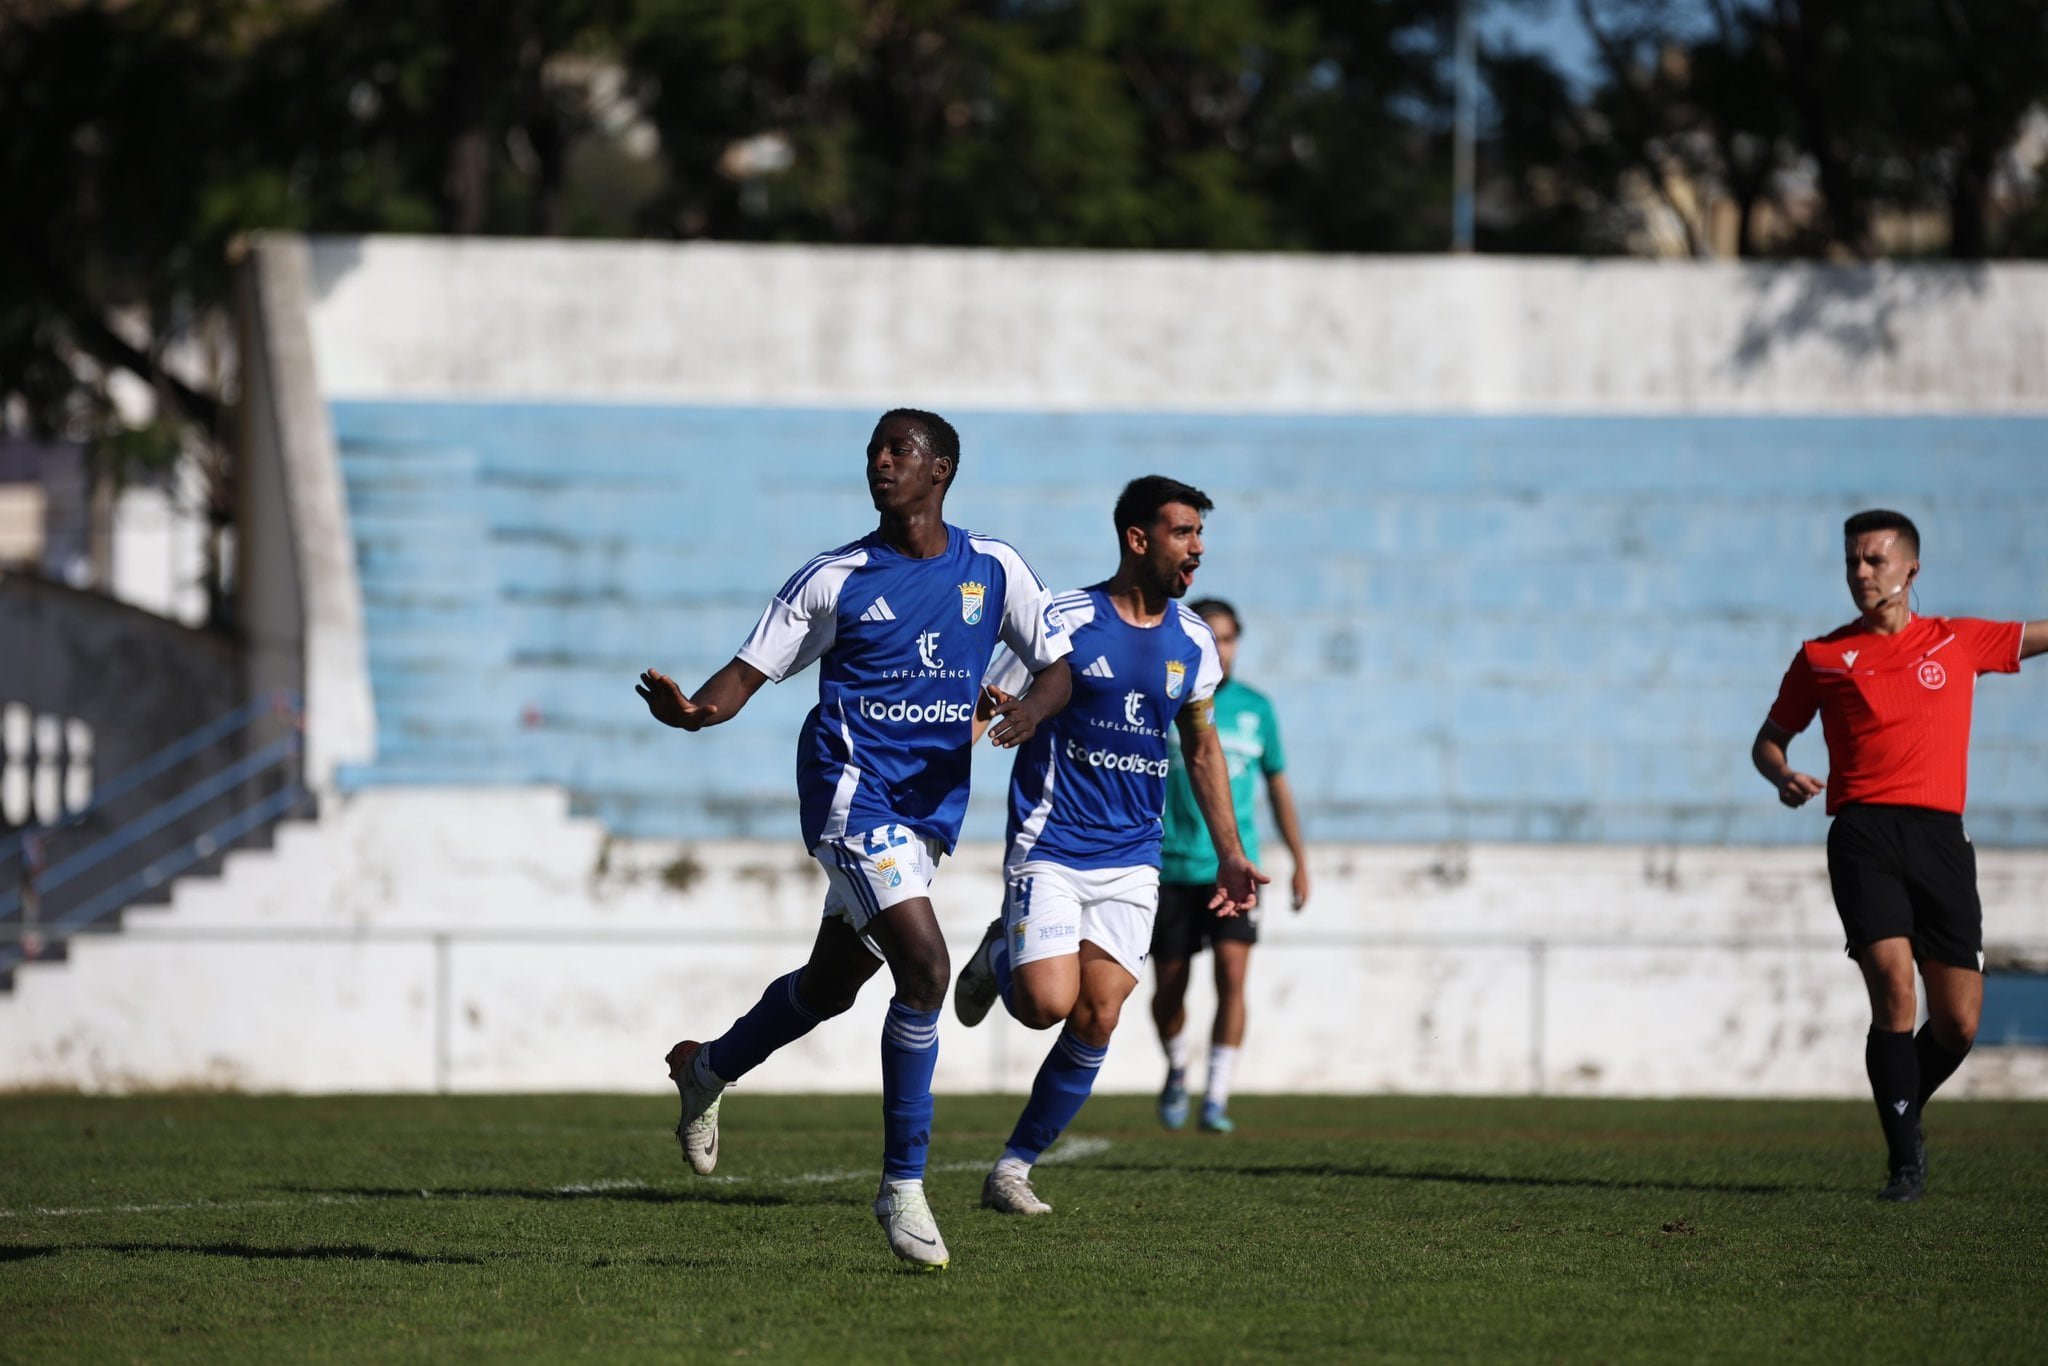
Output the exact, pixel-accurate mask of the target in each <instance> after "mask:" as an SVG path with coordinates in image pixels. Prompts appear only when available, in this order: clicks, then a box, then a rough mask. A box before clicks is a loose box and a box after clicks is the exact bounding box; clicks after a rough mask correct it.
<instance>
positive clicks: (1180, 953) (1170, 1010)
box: [1151, 598, 1308, 1134]
mask: <svg viewBox="0 0 2048 1366" xmlns="http://www.w3.org/2000/svg"><path fill="white" fill-rule="evenodd" d="M1190 606H1191V607H1192V608H1193V610H1194V611H1195V612H1197V613H1199V614H1200V616H1201V618H1202V620H1203V621H1205V622H1207V623H1208V624H1209V629H1210V630H1211V631H1213V632H1215V634H1216V650H1217V654H1218V655H1219V657H1220V658H1221V661H1222V664H1223V684H1222V686H1221V687H1219V688H1217V689H1216V697H1215V704H1216V733H1217V735H1218V736H1219V737H1221V739H1222V741H1223V756H1224V758H1225V759H1227V760H1228V761H1229V764H1230V797H1231V803H1232V805H1233V806H1234V807H1235V809H1236V811H1237V825H1238V835H1239V838H1240V839H1241V840H1242V841H1243V843H1244V848H1245V856H1246V857H1247V858H1249V859H1251V860H1252V861H1253V862H1254V863H1256V862H1257V861H1258V848H1259V832H1258V823H1257V821H1256V820H1255V819H1254V815H1253V811H1252V805H1253V795H1254V789H1255V788H1256V787H1257V776H1256V775H1258V774H1261V773H1263V774H1265V775H1266V795H1267V797H1268V798H1269V799H1270V800H1271V802H1272V804H1273V821H1274V824H1276V825H1278V826H1279V827H1280V838H1281V839H1283V840H1285V841H1286V842H1287V852H1288V853H1289V854H1291V855H1292V856H1293V858H1294V886H1293V891H1294V909H1295V910H1297V911H1299V910H1300V909H1301V908H1302V907H1303V906H1304V905H1306V904H1307V902H1308V859H1307V855H1306V854H1305V853H1304V851H1303V846H1302V841H1301V822H1300V821H1299V820H1298V819H1297V818H1296V816H1295V811H1294V791H1293V789H1292V788H1290V787H1289V786H1288V785H1287V775H1286V772H1285V771H1284V770H1285V769H1286V767H1287V758H1286V754H1285V752H1284V751H1283V750H1282V749H1281V747H1280V718H1279V717H1278V716H1277V715H1275V714H1274V711H1273V704H1272V703H1271V702H1269V701H1267V700H1266V697H1265V694H1263V693H1259V692H1254V691H1253V690H1252V689H1250V688H1248V687H1246V686H1245V685H1244V684H1242V683H1240V682H1238V681H1237V679H1236V677H1235V676H1234V675H1233V674H1232V666H1233V665H1235V664H1236V662H1237V636H1238V622H1237V610H1236V609H1235V608H1233V607H1232V606H1231V605H1230V604H1229V603H1227V602H1224V601H1222V600H1221V599H1219V598H1204V599H1203V600H1202V601H1200V602H1196V603H1192V604H1190ZM1169 739H1170V737H1169ZM1171 760H1172V768H1171V769H1169V770H1168V772H1167V778H1166V812H1165V815H1164V817H1163V820H1164V823H1165V826H1166V838H1165V842H1164V844H1163V845H1162V847H1161V849H1160V867H1159V915H1158V918H1157V919H1156V920H1155V921H1154V922H1153V926H1152V954H1151V957H1152V961H1153V963H1154V965H1155V966H1156V967H1157V969H1158V971H1159V986H1158V989H1157V991H1156V992H1155V993H1154V995H1153V997H1152V1021H1153V1023H1154V1024H1156V1025H1158V1026H1159V1041H1160V1043H1161V1044H1163V1045H1164V1046H1165V1048H1166V1068H1167V1071H1166V1086H1165V1089H1163V1090H1161V1091H1160V1093H1159V1122H1160V1123H1161V1124H1164V1125H1165V1126H1166V1127H1167V1128H1169V1129H1178V1128H1180V1127H1181V1126H1182V1125H1183V1124H1185V1123H1187V1120H1188V1090H1187V1069H1188V1044H1187V1039H1186V1038H1185V1036H1184V1034H1183V1030H1184V1029H1185V1028H1186V1026H1187V1021H1188V1012H1187V991H1188V970H1189V968H1190V966H1191V960H1192V959H1193V958H1194V956H1195V955H1196V954H1197V953H1199V952H1201V950H1202V948H1203V946H1204V945H1208V946H1211V947H1213V948H1214V949H1215V951H1216V1024H1215V1027H1214V1028H1213V1029H1211V1030H1210V1032H1209V1077H1208V1085H1207V1087H1206V1089H1205V1090H1204V1092H1203V1096H1202V1117H1201V1126H1202V1128H1203V1129H1204V1130H1205V1131H1207V1132H1209V1133H1218V1134H1227V1133H1229V1132H1230V1130H1231V1129H1232V1128H1233V1127H1234V1126H1233V1125H1232V1124H1231V1121H1230V1114H1229V1105H1230V1075H1231V1072H1232V1070H1233V1069H1234V1068H1235V1067H1236V1065H1237V1052H1238V1049H1239V1048H1240V1047H1242V1046H1243V1044H1244V981H1245V974H1246V971H1247V970H1248V969H1249V967H1250V966H1251V954H1252V945H1253V944H1256V943H1257V942H1258V939H1259V919H1258V918H1259V912H1258V911H1257V910H1251V911H1247V912H1246V913H1244V914H1243V915H1235V916H1219V915H1217V914H1216V913H1215V912H1213V911H1211V910H1210V909H1209V902H1210V899H1211V898H1212V897H1213V896H1214V895H1215V892H1216V851H1215V849H1214V848H1213V847H1212V845H1211V844H1210V841H1209V831H1208V827H1207V826H1205V825H1203V824H1202V813H1201V809H1200V808H1199V807H1197V806H1196V805H1195V794H1194V789H1193V788H1192V787H1190V786H1189V784H1188V775H1187V770H1186V769H1185V768H1184V767H1183V766H1182V764H1181V757H1180V749H1179V747H1178V746H1177V745H1176V746H1173V748H1172V751H1171Z"/></svg>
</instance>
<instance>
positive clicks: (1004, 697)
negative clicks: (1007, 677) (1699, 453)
mask: <svg viewBox="0 0 2048 1366" xmlns="http://www.w3.org/2000/svg"><path fill="white" fill-rule="evenodd" d="M1015 700H1016V699H1015V698H1013V697H1011V696H1010V694H1008V693H1006V692H1004V691H1003V690H1002V689H1001V688H997V687H993V686H991V685H989V684H986V683H984V684H983V685H982V688H981V696H979V697H977V698H975V699H974V738H973V739H971V740H969V741H968V742H967V743H968V745H969V746H974V745H978V744H980V743H981V737H982V736H984V735H986V734H988V728H989V723H990V722H992V721H994V720H995V719H996V708H997V707H1000V706H1002V705H1003V704H1004V703H1005V702H1012V701H1015Z"/></svg>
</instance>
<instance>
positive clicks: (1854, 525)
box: [1842, 508, 1920, 555]
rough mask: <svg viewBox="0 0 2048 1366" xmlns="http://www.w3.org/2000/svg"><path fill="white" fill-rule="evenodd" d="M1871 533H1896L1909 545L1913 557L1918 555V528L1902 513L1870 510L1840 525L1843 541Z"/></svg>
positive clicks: (1887, 510)
mask: <svg viewBox="0 0 2048 1366" xmlns="http://www.w3.org/2000/svg"><path fill="white" fill-rule="evenodd" d="M1873 531H1896V532H1898V533H1899V535H1901V536H1903V537H1905V538H1906V540H1907V541H1908V542H1909V543H1911V545H1912V547H1913V553H1914V554H1915V555H1918V554H1919V553H1920V528H1919V527H1917V526H1914V525H1913V519H1912V518H1911V517H1908V516H1907V515H1906V514H1905V513H1903V512H1893V511H1891V510H1890V509H1889V508H1871V509H1870V510H1869V511H1868V512H1859V513H1857V514H1856V515H1855V516H1854V517H1851V518H1850V519H1849V520H1848V521H1846V522H1844V523H1842V539H1843V540H1845V541H1853V540H1855V539H1856V538H1857V537H1858V536H1863V535H1866V534H1868V533H1870V532H1873Z"/></svg>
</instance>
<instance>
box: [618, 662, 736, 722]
mask: <svg viewBox="0 0 2048 1366" xmlns="http://www.w3.org/2000/svg"><path fill="white" fill-rule="evenodd" d="M633 691H634V692H636V693H639V694H640V700H641V701H643V702H645V703H646V704H647V710H648V711H650V712H652V713H654V719H655V720H657V721H659V722H661V723H662V724H663V725H665V726H675V727H676V728H678V729H679V730H702V729H703V728H704V727H706V726H708V725H710V724H711V723H712V722H713V721H715V720H717V719H718V708H716V707H700V706H698V705H697V704H696V703H695V702H692V701H691V700H690V699H689V698H687V697H685V696H683V690H682V689H681V688H679V687H677V686H676V681H675V680H674V679H673V678H670V677H669V676H668V675H667V674H665V673H663V672H661V671H660V670H659V669H648V670H646V671H644V672H643V673H642V674H641V675H640V681H639V682H638V683H636V684H635V685H634V686H633Z"/></svg>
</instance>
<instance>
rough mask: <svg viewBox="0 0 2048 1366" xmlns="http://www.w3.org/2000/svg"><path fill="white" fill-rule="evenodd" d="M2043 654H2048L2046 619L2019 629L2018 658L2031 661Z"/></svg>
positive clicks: (2047, 619)
mask: <svg viewBox="0 0 2048 1366" xmlns="http://www.w3.org/2000/svg"><path fill="white" fill-rule="evenodd" d="M2043 653H2048V617H2044V618H2042V619H2041V620H2040V621H2030V622H2028V623H2026V625H2024V626H2022V627H2021V628H2020V658H2021V659H2031V658H2033V657H2034V656H2035V655H2038V654H2043Z"/></svg>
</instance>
